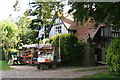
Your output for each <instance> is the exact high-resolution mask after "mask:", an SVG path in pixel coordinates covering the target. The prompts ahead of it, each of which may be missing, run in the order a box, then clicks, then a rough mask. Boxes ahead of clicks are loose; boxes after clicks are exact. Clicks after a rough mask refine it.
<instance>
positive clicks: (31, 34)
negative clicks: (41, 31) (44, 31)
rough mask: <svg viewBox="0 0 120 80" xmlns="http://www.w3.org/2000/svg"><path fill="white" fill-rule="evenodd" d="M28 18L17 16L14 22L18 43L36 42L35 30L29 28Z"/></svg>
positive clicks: (36, 34)
mask: <svg viewBox="0 0 120 80" xmlns="http://www.w3.org/2000/svg"><path fill="white" fill-rule="evenodd" d="M30 23H31V21H30V18H28V17H25V16H23V17H19V18H18V21H17V22H16V24H17V25H18V29H19V39H20V41H19V43H23V44H29V43H36V42H37V40H36V38H37V37H38V33H37V30H31V29H30V28H29V26H30Z"/></svg>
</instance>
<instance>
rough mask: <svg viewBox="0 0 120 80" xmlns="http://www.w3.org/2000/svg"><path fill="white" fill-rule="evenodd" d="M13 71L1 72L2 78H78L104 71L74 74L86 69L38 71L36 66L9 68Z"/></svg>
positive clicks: (62, 68)
mask: <svg viewBox="0 0 120 80" xmlns="http://www.w3.org/2000/svg"><path fill="white" fill-rule="evenodd" d="M11 67H12V68H14V69H11V70H7V71H2V78H80V77H82V76H85V75H92V74H94V73H97V72H101V71H105V70H93V71H81V72H76V71H75V70H82V69H88V68H96V67H87V68H78V67H77V68H76V67H72V68H71V67H67V68H64V67H59V68H58V69H56V70H51V69H49V70H38V69H37V68H36V66H11ZM102 67H103V68H104V67H106V66H99V67H98V68H102Z"/></svg>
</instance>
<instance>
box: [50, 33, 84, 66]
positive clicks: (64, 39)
mask: <svg viewBox="0 0 120 80" xmlns="http://www.w3.org/2000/svg"><path fill="white" fill-rule="evenodd" d="M59 37H60V38H59ZM59 39H60V50H61V59H62V63H63V64H65V65H71V64H72V65H80V64H81V60H82V59H81V56H82V54H83V45H82V43H81V42H80V41H79V40H78V39H77V37H76V36H75V35H73V34H62V35H60V36H59V35H56V36H54V37H52V38H51V39H50V40H49V42H50V43H52V44H59Z"/></svg>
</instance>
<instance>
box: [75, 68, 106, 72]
mask: <svg viewBox="0 0 120 80" xmlns="http://www.w3.org/2000/svg"><path fill="white" fill-rule="evenodd" d="M104 69H107V68H92V69H83V70H76V71H75V72H81V71H91V70H92V71H93V70H104Z"/></svg>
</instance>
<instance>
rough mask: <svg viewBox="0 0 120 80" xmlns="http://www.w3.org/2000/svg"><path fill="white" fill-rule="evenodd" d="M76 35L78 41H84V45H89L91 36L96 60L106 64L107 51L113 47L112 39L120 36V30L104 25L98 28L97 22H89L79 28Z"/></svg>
mask: <svg viewBox="0 0 120 80" xmlns="http://www.w3.org/2000/svg"><path fill="white" fill-rule="evenodd" d="M75 34H76V36H77V37H78V39H80V40H82V42H84V43H87V40H88V38H89V36H88V35H90V38H91V39H92V41H93V43H94V44H95V55H96V60H97V61H102V62H105V54H106V51H107V49H108V47H109V46H110V45H111V42H112V39H113V38H115V37H119V36H120V29H118V28H115V27H109V26H105V25H104V24H101V25H98V26H97V27H96V23H95V22H87V23H86V24H84V25H80V26H79V27H77V31H76V33H75Z"/></svg>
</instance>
